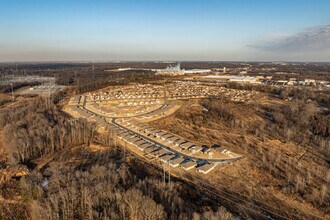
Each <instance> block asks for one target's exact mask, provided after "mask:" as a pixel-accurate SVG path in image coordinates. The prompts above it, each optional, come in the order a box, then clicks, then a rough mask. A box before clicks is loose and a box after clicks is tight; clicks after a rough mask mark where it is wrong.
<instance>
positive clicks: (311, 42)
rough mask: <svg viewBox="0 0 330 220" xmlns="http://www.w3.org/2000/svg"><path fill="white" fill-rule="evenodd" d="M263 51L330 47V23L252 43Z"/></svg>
mask: <svg viewBox="0 0 330 220" xmlns="http://www.w3.org/2000/svg"><path fill="white" fill-rule="evenodd" d="M250 47H252V48H256V49H259V50H262V51H273V52H289V53H290V52H292V53H295V52H317V51H325V50H329V49H330V25H324V26H318V27H313V28H308V29H306V30H305V31H303V32H300V33H296V34H292V35H288V36H282V37H277V38H275V39H272V40H269V41H264V42H262V43H258V44H254V45H250Z"/></svg>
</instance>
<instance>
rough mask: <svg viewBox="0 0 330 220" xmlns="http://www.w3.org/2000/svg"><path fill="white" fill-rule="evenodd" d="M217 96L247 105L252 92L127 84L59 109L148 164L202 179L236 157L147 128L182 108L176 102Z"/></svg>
mask: <svg viewBox="0 0 330 220" xmlns="http://www.w3.org/2000/svg"><path fill="white" fill-rule="evenodd" d="M219 95H224V96H228V97H230V98H231V99H232V100H235V101H243V100H244V101H249V100H251V99H252V98H253V95H254V93H253V92H252V93H251V92H250V93H247V92H241V93H240V92H238V91H236V90H230V89H226V88H220V89H219V88H216V87H214V88H212V87H209V86H203V85H199V84H193V83H190V82H181V81H178V82H173V83H169V84H166V85H152V84H133V85H128V86H121V87H109V88H106V89H102V90H100V91H97V92H91V93H88V94H85V95H78V96H74V97H72V98H71V99H70V101H69V102H68V105H67V106H65V108H64V110H65V111H66V112H68V113H69V114H72V115H73V116H75V117H83V118H86V119H87V120H89V121H93V122H95V123H96V125H97V126H99V127H100V128H101V129H103V130H104V131H105V132H107V133H109V135H111V136H112V137H114V138H116V139H119V140H121V141H122V142H124V143H126V144H128V145H130V146H133V147H135V148H137V149H139V150H140V152H139V154H140V155H141V156H143V157H145V158H148V159H149V160H159V161H161V162H162V163H163V164H168V165H169V166H171V167H173V168H176V167H179V168H181V169H183V170H185V171H188V170H192V169H195V170H196V171H197V172H200V173H203V174H207V173H209V172H210V171H212V170H213V169H214V168H216V167H217V166H218V165H220V164H223V163H232V162H235V161H237V160H239V159H241V158H242V156H241V155H239V154H236V153H234V152H231V151H230V150H228V149H217V148H212V147H211V146H207V145H206V144H205V143H197V142H194V141H191V140H189V139H186V138H183V137H181V136H179V135H176V134H174V133H171V132H169V131H166V130H160V129H157V128H155V127H153V126H151V125H150V124H148V123H149V122H152V121H155V120H158V119H160V118H164V117H167V116H169V115H171V114H173V113H174V112H175V111H177V110H178V109H179V108H180V107H181V106H182V104H183V101H182V100H190V99H200V98H206V97H217V96H219Z"/></svg>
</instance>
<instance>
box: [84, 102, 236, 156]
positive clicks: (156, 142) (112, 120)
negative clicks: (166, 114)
mask: <svg viewBox="0 0 330 220" xmlns="http://www.w3.org/2000/svg"><path fill="white" fill-rule="evenodd" d="M85 105H86V98H85V99H84V103H83V106H82V107H83V108H84V109H85V110H86V111H88V112H90V113H93V114H95V115H97V116H99V117H100V118H111V123H112V124H114V125H117V126H119V127H121V128H123V129H125V130H127V131H129V132H131V133H133V134H135V135H138V136H140V137H143V138H144V139H146V140H148V141H149V142H152V143H155V144H156V145H158V146H160V147H162V148H165V149H167V150H169V151H171V152H174V153H176V154H178V155H181V156H182V157H188V158H191V159H194V160H207V161H209V162H234V161H237V160H239V159H242V157H236V158H230V159H209V158H201V157H196V156H193V155H188V154H184V153H182V152H180V151H177V150H175V149H173V148H170V147H168V146H166V145H164V144H162V143H160V142H158V141H156V140H154V139H151V138H149V137H148V136H145V135H143V134H140V133H137V132H135V131H133V130H131V129H129V128H126V127H125V126H122V125H120V124H118V123H117V122H116V119H118V118H131V117H135V116H127V117H109V116H104V115H100V114H98V113H96V112H92V111H91V110H89V109H87V108H86V107H85ZM165 105H166V104H164V105H163V106H165ZM163 106H162V107H163ZM162 107H160V108H162ZM160 108H158V109H160ZM158 109H155V110H153V111H151V112H154V111H157V110H158ZM151 112H148V113H145V114H149V113H151ZM145 114H141V115H145ZM141 115H138V116H141ZM105 121H106V120H105ZM106 122H107V121H106ZM107 123H109V122H107Z"/></svg>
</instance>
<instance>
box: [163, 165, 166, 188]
mask: <svg viewBox="0 0 330 220" xmlns="http://www.w3.org/2000/svg"><path fill="white" fill-rule="evenodd" d="M163 171H164V179H163V181H164V186H165V175H166V174H165V163H163Z"/></svg>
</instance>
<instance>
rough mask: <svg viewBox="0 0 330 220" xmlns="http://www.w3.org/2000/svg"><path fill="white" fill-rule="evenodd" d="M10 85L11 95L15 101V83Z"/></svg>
mask: <svg viewBox="0 0 330 220" xmlns="http://www.w3.org/2000/svg"><path fill="white" fill-rule="evenodd" d="M10 87H11V96H12V98H13V101H15V98H14V89H13V84H12V83H10Z"/></svg>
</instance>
